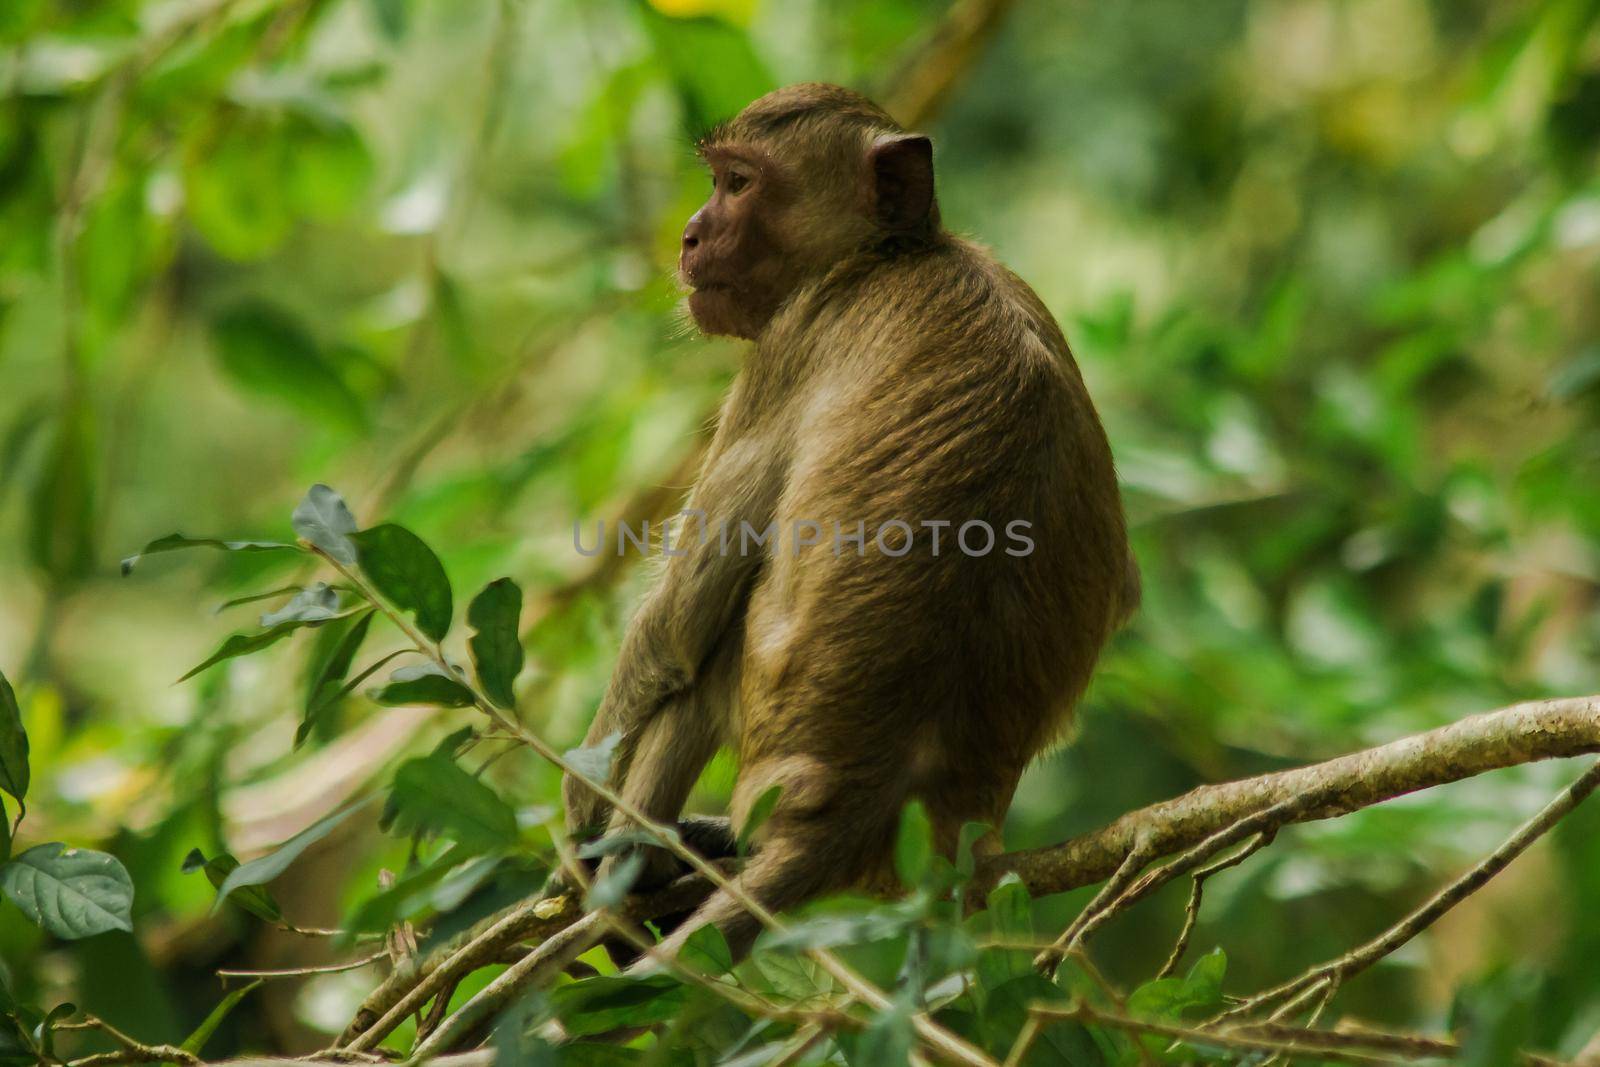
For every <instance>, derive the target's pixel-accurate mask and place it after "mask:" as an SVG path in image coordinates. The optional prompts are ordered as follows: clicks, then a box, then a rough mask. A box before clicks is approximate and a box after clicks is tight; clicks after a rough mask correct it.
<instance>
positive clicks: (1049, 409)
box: [564, 84, 1139, 953]
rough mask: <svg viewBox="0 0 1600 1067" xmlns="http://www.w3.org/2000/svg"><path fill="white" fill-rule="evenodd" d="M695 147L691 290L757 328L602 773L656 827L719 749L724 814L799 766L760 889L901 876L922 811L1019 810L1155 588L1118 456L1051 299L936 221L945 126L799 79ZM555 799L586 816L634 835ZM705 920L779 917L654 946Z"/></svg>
mask: <svg viewBox="0 0 1600 1067" xmlns="http://www.w3.org/2000/svg"><path fill="white" fill-rule="evenodd" d="M699 154H700V156H701V157H702V158H703V159H704V161H705V163H706V165H707V166H708V167H709V169H710V172H711V181H712V192H711V196H710V199H709V200H708V201H707V202H706V204H705V206H704V207H702V208H701V209H700V210H699V211H697V212H696V213H695V214H694V217H693V218H691V219H690V220H689V223H688V225H687V227H686V228H685V229H684V231H683V244H682V250H681V257H680V260H679V269H680V274H681V277H682V280H683V282H684V283H685V284H686V285H687V286H688V287H689V288H690V289H691V295H690V296H689V298H688V305H689V311H690V313H691V314H692V315H693V317H694V320H695V322H696V323H697V324H698V325H699V326H700V328H701V329H702V330H703V331H704V332H706V333H709V334H724V335H732V336H735V337H740V338H745V339H748V340H750V341H752V342H754V345H753V347H752V349H751V351H750V352H749V353H748V356H747V359H746V361H745V363H744V366H743V368H742V370H741V371H740V373H739V375H738V377H737V379H736V381H735V382H734V384H733V386H732V388H731V390H730V392H729V395H728V397H727V399H726V401H725V403H724V404H723V407H722V412H721V416H720V421H719V424H718V427H717V431H716V434H715V437H714V440H713V442H712V444H711V447H710V451H709V453H708V455H707V457H706V460H705V464H704V467H703V468H702V470H701V473H700V476H699V479H698V481H697V482H696V484H695V486H694V489H693V492H692V494H691V496H690V500H689V504H688V510H689V512H690V513H691V514H692V517H690V518H686V519H684V520H683V522H682V526H681V528H679V529H678V530H677V535H678V536H677V537H676V543H675V544H674V546H673V547H672V551H671V553H670V555H669V556H668V558H667V559H666V563H665V567H664V569H663V571H662V573H661V575H660V577H659V580H658V581H657V583H656V585H655V586H654V589H653V591H652V592H650V593H649V594H648V596H647V597H646V599H645V601H644V603H643V605H642V606H641V608H640V609H639V611H638V613H637V615H636V616H635V617H634V619H633V620H632V622H631V624H630V625H629V627H628V629H627V632H626V635H625V638H624V640H623V646H622V652H621V656H620V658H619V660H618V662H617V666H616V670H615V673H614V675H613V677H612V679H611V682H610V685H609V686H608V688H607V691H606V694H605V697H604V699H603V701H602V703H601V706H600V709H599V711H598V713H597V715H596V717H595V720H594V724H593V727H592V729H591V730H590V733H589V741H590V743H596V742H598V741H600V740H602V739H604V738H606V737H608V736H609V735H611V734H613V733H619V734H620V736H621V740H620V743H619V744H618V747H617V749H616V753H615V756H614V759H613V771H612V782H613V784H614V785H615V786H616V788H617V789H618V790H619V791H620V792H621V794H622V796H623V797H624V798H625V799H626V800H628V801H629V802H630V803H632V804H634V805H636V806H637V807H638V808H639V809H641V810H642V811H643V812H644V813H646V814H648V815H649V816H651V817H653V818H656V819H660V820H665V821H671V820H673V819H675V818H676V817H677V816H678V814H679V812H680V809H681V808H682V806H683V804H684V802H685V800H686V799H687V797H688V794H689V792H690V789H691V788H692V786H693V785H694V783H695V781H696V779H697V777H698V776H699V774H700V772H701V770H702V768H703V767H704V766H705V764H706V762H707V760H709V759H710V757H711V756H712V755H713V754H714V753H715V751H716V750H717V748H718V747H719V746H721V745H723V744H727V745H730V746H732V747H733V748H734V750H735V751H736V753H737V756H738V759H739V765H740V770H739V778H738V783H737V786H736V788H735V791H734V797H733V823H734V825H735V826H738V825H742V824H743V822H744V820H745V818H746V816H747V815H748V814H749V812H750V809H751V807H752V805H753V804H754V802H755V801H756V800H757V798H760V797H762V796H763V794H766V793H768V792H769V791H770V790H771V788H772V787H773V786H779V787H781V791H780V792H779V793H778V800H777V803H776V807H775V808H774V809H773V810H772V811H771V813H770V815H769V817H768V818H767V819H766V820H765V822H763V823H762V824H761V825H760V828H759V830H758V831H757V832H756V836H755V838H754V849H753V854H752V856H751V858H750V859H749V861H748V862H747V863H746V865H745V867H744V869H743V871H742V872H741V873H740V874H739V876H738V878H739V883H740V885H741V888H742V889H743V890H745V891H746V892H748V893H749V894H751V895H753V896H754V897H755V898H756V899H757V900H759V901H760V902H761V903H762V904H764V905H765V906H766V907H767V908H769V909H772V910H778V909H785V908H791V907H794V906H796V905H798V904H800V903H802V902H804V901H806V900H808V899H810V898H812V897H814V896H816V895H818V894H821V893H824V892H828V891H833V890H838V889H844V888H864V889H867V890H869V891H887V890H889V889H891V888H892V887H893V885H894V872H893V869H892V860H890V859H889V857H891V856H892V853H893V848H892V842H893V837H894V834H895V831H896V827H897V825H898V821H899V816H900V811H901V809H902V807H903V805H904V804H905V803H906V802H908V801H910V800H912V799H918V800H920V801H921V802H922V804H923V805H924V807H925V809H926V811H927V813H928V815H929V816H930V818H931V821H932V823H933V827H934V837H935V845H936V846H937V847H938V848H939V849H941V850H942V851H943V852H944V853H945V854H947V855H953V854H954V852H955V850H956V848H957V840H958V837H959V835H960V832H961V827H962V826H963V824H965V823H967V822H969V821H978V822H983V823H987V824H988V825H989V826H991V827H999V826H1000V825H1001V822H1002V819H1003V818H1004V816H1005V813H1006V809H1007V807H1008V806H1009V804H1010V802H1011V796H1012V792H1013V791H1014V790H1015V788H1016V785H1017V780H1018V778H1019V776H1020V775H1021V774H1022V771H1023V768H1024V767H1025V766H1026V765H1027V764H1028V761H1029V760H1030V759H1032V758H1033V757H1034V756H1035V755H1036V754H1037V753H1039V752H1040V751H1041V750H1042V749H1044V748H1046V747H1047V746H1049V745H1050V744H1051V743H1052V741H1053V740H1055V739H1057V738H1059V737H1061V735H1062V734H1063V733H1064V731H1065V729H1066V726H1067V725H1068V722H1069V719H1070V716H1071V711H1072V707H1073V704H1074V702H1075V701H1077V699H1078V698H1079V697H1080V696H1081V695H1082V693H1083V691H1084V688H1085V686H1086V685H1087V684H1088V682H1089V677H1090V673H1091V671H1092V670H1093V668H1094V664H1095V661H1096V659H1097V657H1098V656H1099V654H1100V651H1101V648H1102V646H1103V645H1104V644H1105V642H1106V640H1107V639H1108V637H1109V636H1110V635H1111V634H1112V633H1113V631H1114V630H1115V629H1116V628H1117V627H1118V626H1119V625H1120V624H1121V623H1122V622H1123V621H1124V620H1125V619H1127V617H1128V616H1129V615H1130V614H1131V613H1132V612H1133V610H1134V608H1135V607H1136V606H1137V603H1138V599H1139V577H1138V570H1137V568H1136V566H1135V564H1134V561H1133V557H1132V553H1131V551H1130V549H1129V545H1128V538H1127V532H1126V528H1125V524H1124V519H1123V511H1122V502H1121V498H1120V496H1119V493H1118V489H1117V482H1116V476H1115V472H1114V470H1113V467H1112V460H1111V451H1110V448H1109V446H1108V445H1107V442H1106V436H1105V431H1104V430H1103V429H1102V428H1101V425H1100V420H1099V418H1098V416H1097V415H1096V414H1095V410H1094V406H1093V405H1092V404H1091V403H1090V400H1089V394H1088V392H1087V390H1086V389H1085V387H1084V383H1083V379H1082V378H1081V377H1080V375H1079V373H1078V369H1077V366H1076V365H1075V363H1074V362H1073V359H1072V355H1071V353H1070V352H1069V350H1068V348H1067V342H1066V339H1065V338H1064V337H1063V336H1062V333H1061V330H1060V328H1059V327H1058V326H1057V325H1056V323H1055V321H1054V319H1052V318H1051V315H1050V313H1049V311H1047V310H1046V309H1045V306H1044V304H1043V303H1041V302H1040V300H1039V298H1038V297H1037V296H1036V295H1034V293H1033V291H1032V290H1031V289H1029V288H1028V286H1027V285H1026V284H1025V283H1023V282H1022V280H1021V279H1019V278H1018V277H1017V276H1016V275H1014V274H1012V273H1011V272H1010V271H1009V270H1007V269H1006V268H1005V267H1003V266H1001V265H1000V264H999V263H998V262H996V261H995V259H994V258H993V257H992V256H990V255H989V253H988V252H987V251H985V250H984V249H982V248H980V247H978V246H977V245H975V244H972V243H971V242H969V241H966V240H964V239H962V238H960V237H956V236H954V235H952V234H950V233H948V232H946V231H945V230H944V229H943V228H942V226H941V225H940V220H939V209H938V205H937V201H936V200H935V197H934V175H933V150H932V146H931V144H930V142H929V140H928V138H926V137H924V136H921V135H920V134H916V133H908V132H906V131H905V130H903V129H901V128H900V127H899V126H898V125H896V123H895V122H894V121H893V120H892V119H891V118H890V117H889V116H888V115H887V114H886V113H885V112H883V111H882V110H881V109H880V108H878V107H877V106H876V105H874V104H873V103H872V102H871V101H869V100H867V99H866V98H864V97H862V96H860V95H859V94H857V93H855V92H852V91H850V90H847V89H841V88H838V87H835V86H830V85H820V84H807V85H795V86H790V87H788V88H785V89H779V90H777V91H775V92H772V93H769V94H768V95H766V96H764V97H762V98H761V99H759V100H757V101H755V102H754V103H752V104H750V105H749V106H748V107H746V108H745V109H744V110H743V111H742V112H740V114H739V115H738V116H737V117H736V118H734V119H733V120H731V121H729V122H727V123H725V124H723V125H721V126H718V127H717V128H716V129H714V130H713V131H711V133H709V134H708V135H707V136H706V137H705V138H704V139H703V140H702V141H701V142H700V144H699ZM769 527H772V528H773V529H770V530H769ZM752 533H753V534H754V541H753V540H752V536H751V535H752ZM762 534H767V536H766V537H765V538H764V539H763V538H762V537H761V535H762ZM763 542H764V543H763ZM564 792H565V799H566V805H567V821H568V825H569V827H570V828H572V830H573V831H574V832H594V831H596V830H599V829H602V828H609V830H610V831H612V832H615V831H619V830H621V829H623V828H624V827H625V826H626V825H627V819H626V818H625V817H624V816H622V815H621V814H620V813H614V812H611V811H609V810H608V805H606V803H605V802H604V801H603V800H602V799H601V798H600V797H599V796H597V795H596V794H595V793H594V792H593V791H591V790H590V789H588V788H587V787H585V786H584V785H583V784H582V783H581V782H578V781H576V780H574V779H572V778H571V777H570V776H569V778H568V780H567V781H566V783H565V790H564ZM998 849H999V841H998V838H997V837H996V836H995V835H994V834H992V833H991V834H990V835H988V836H986V837H985V838H984V839H983V840H982V841H980V843H979V848H978V851H979V853H980V854H986V853H992V852H995V851H998ZM649 852H650V855H651V860H650V865H649V866H648V867H647V876H648V874H651V873H653V874H654V875H656V876H658V877H659V876H663V875H665V874H667V873H668V872H669V871H670V869H671V866H672V862H673V861H672V860H671V858H670V857H669V856H666V854H665V853H663V852H661V851H660V850H654V849H652V850H649ZM615 861H616V856H615V855H614V856H612V857H610V858H608V859H607V860H606V861H605V862H606V863H614V862H615ZM604 866H605V865H604V864H602V867H604ZM708 922H714V923H716V924H717V925H718V926H719V927H720V928H721V929H722V931H723V933H724V934H725V935H726V937H727V939H728V942H729V944H730V945H731V946H732V947H733V949H734V951H735V952H737V953H742V952H744V951H747V950H748V948H749V946H750V943H751V941H752V940H753V938H754V936H755V934H756V933H757V932H758V931H759V925H758V923H757V922H756V920H755V919H754V917H753V916H751V915H750V914H749V913H748V912H747V911H746V910H745V909H744V908H743V907H742V906H741V905H740V904H739V903H738V902H737V900H735V899H734V898H733V897H732V896H731V895H730V894H728V893H727V892H725V891H724V892H719V893H717V894H715V895H713V896H712V897H711V898H710V899H709V900H707V901H706V903H705V904H704V905H703V906H702V907H701V908H700V909H699V910H698V911H697V912H696V913H695V914H694V915H693V916H692V917H691V918H690V919H689V920H688V921H687V922H685V923H683V924H682V925H681V926H680V927H679V928H678V929H677V930H676V931H675V932H674V933H673V934H672V935H671V936H670V937H669V938H668V939H667V940H666V942H665V944H664V945H663V949H664V950H665V951H668V952H671V951H675V950H676V949H677V948H678V947H679V946H680V945H681V944H682V942H683V941H684V940H685V939H686V938H687V937H688V935H689V934H690V933H692V932H693V931H694V930H695V929H697V928H698V927H700V926H702V925H704V924H705V923H708Z"/></svg>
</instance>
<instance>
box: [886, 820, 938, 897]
mask: <svg viewBox="0 0 1600 1067" xmlns="http://www.w3.org/2000/svg"><path fill="white" fill-rule="evenodd" d="M932 861H933V820H931V819H929V818H928V809H927V808H925V807H923V806H922V802H921V801H920V800H913V801H912V802H911V803H909V804H907V805H906V806H905V808H904V809H903V810H902V811H901V812H900V832H899V833H898V834H897V835H896V836H895V841H894V869H895V872H896V873H897V874H898V875H899V876H900V880H901V881H902V882H904V883H905V884H906V885H907V886H916V885H919V884H921V882H922V879H923V878H924V877H925V876H926V875H927V873H928V868H929V866H930V865H931V863H932Z"/></svg>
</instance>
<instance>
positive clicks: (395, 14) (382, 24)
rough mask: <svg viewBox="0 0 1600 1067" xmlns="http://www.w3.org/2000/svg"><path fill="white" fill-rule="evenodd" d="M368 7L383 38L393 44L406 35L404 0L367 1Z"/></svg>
mask: <svg viewBox="0 0 1600 1067" xmlns="http://www.w3.org/2000/svg"><path fill="white" fill-rule="evenodd" d="M368 6H369V7H371V9H372V17H373V20H374V21H375V22H377V24H378V29H379V30H381V31H382V32H383V35H384V37H386V38H388V39H389V40H390V41H391V42H394V41H398V40H400V38H402V37H404V36H405V35H406V2H405V0H369V3H368Z"/></svg>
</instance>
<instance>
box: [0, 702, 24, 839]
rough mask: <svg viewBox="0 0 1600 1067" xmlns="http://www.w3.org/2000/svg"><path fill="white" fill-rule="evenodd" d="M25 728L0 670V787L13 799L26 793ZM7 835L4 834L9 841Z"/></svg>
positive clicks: (20, 709) (19, 797)
mask: <svg viewBox="0 0 1600 1067" xmlns="http://www.w3.org/2000/svg"><path fill="white" fill-rule="evenodd" d="M29 773H30V771H29V767H28V731H27V730H25V729H24V728H23V726H22V708H21V707H20V706H18V704H17V694H16V691H15V690H13V689H12V688H11V683H10V682H9V681H7V680H6V676H5V674H4V672H0V789H4V790H5V791H6V792H7V793H10V794H11V795H12V796H14V797H16V798H17V802H18V803H19V804H20V803H21V802H22V801H23V800H25V799H27V796H28V775H29ZM9 840H10V834H9V833H8V834H7V842H8V843H9Z"/></svg>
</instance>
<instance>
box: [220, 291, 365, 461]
mask: <svg viewBox="0 0 1600 1067" xmlns="http://www.w3.org/2000/svg"><path fill="white" fill-rule="evenodd" d="M211 341H212V344H213V345H214V346H215V347H216V353H217V359H218V361H219V362H220V363H221V365H222V369H223V370H224V371H225V372H227V374H228V375H229V377H231V378H232V379H233V380H234V381H235V382H237V383H238V384H240V385H241V386H243V387H244V388H246V389H249V390H250V391H252V392H255V393H259V394H261V395H262V396H266V397H269V398H271V399H273V400H276V401H278V402H280V403H282V404H285V405H286V406H288V407H292V408H295V409H298V410H299V411H301V412H303V413H305V414H307V415H310V416H312V417H313V418H316V419H318V420H324V421H328V422H333V423H337V424H339V425H341V426H343V427H346V428H348V429H353V430H358V429H361V428H362V427H363V426H364V425H365V424H366V415H365V412H364V411H363V410H362V407H361V401H360V400H359V399H358V398H357V397H356V395H355V393H353V392H352V391H351V389H350V386H349V385H348V384H346V383H345V380H344V379H343V378H342V377H340V375H339V372H338V371H337V370H336V369H335V368H334V367H333V365H332V364H331V363H330V362H329V361H328V359H327V357H326V356H325V355H324V354H323V352H322V350H321V349H320V348H319V347H318V345H317V343H316V341H315V340H313V339H312V337H311V335H310V333H309V332H307V330H306V329H305V327H304V326H302V325H301V324H300V323H299V322H298V321H297V320H296V319H295V318H294V317H292V316H291V315H289V314H288V313H287V312H285V311H284V310H282V309H281V308H277V307H274V306H272V305H270V304H267V303H263V302H261V301H258V300H251V301H248V302H246V303H242V304H236V305H234V306H233V307H231V308H229V309H228V310H226V311H224V312H223V313H222V314H220V315H218V316H217V317H216V318H214V319H212V320H211Z"/></svg>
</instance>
